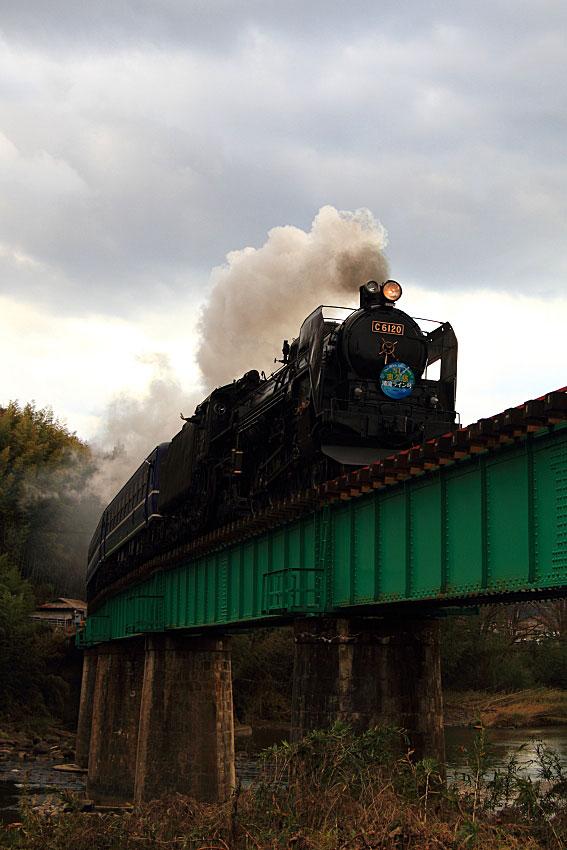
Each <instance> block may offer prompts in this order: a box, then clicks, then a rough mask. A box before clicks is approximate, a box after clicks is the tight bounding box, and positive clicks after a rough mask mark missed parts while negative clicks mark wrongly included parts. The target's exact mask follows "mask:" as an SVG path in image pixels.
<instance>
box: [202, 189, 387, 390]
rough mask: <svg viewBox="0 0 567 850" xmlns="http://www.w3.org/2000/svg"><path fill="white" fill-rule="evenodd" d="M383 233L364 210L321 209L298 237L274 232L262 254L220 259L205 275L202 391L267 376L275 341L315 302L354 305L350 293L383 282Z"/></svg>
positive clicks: (288, 335)
mask: <svg viewBox="0 0 567 850" xmlns="http://www.w3.org/2000/svg"><path fill="white" fill-rule="evenodd" d="M386 242H387V235H386V231H385V229H384V228H383V227H382V225H381V224H380V223H379V222H378V221H376V219H375V218H374V217H373V215H372V213H371V212H370V211H369V210H367V209H359V210H356V212H354V213H352V212H341V211H339V210H336V209H335V208H334V207H332V206H325V207H322V208H321V209H320V210H319V212H318V213H317V215H316V216H315V219H314V221H313V224H312V226H311V231H310V232H309V233H306V232H305V231H303V230H301V229H300V228H298V227H292V226H286V227H274V228H273V229H272V230H270V231H269V234H268V240H267V242H266V243H265V245H263V246H262V248H259V249H257V250H256V249H254V248H244V249H242V250H240V251H232V252H231V253H229V254H228V255H227V263H226V265H224V266H221V267H219V268H217V269H215V270H214V271H213V273H212V278H211V279H212V283H213V288H212V292H211V294H210V297H209V300H208V303H207V305H206V306H205V308H204V310H203V313H202V316H201V322H200V333H201V341H200V344H199V349H198V353H197V363H198V365H199V367H200V369H201V371H202V374H203V380H204V383H205V385H206V386H207V388H208V389H212V388H213V387H215V386H218V385H220V384H225V383H228V382H229V381H231V380H233V379H234V378H238V377H240V375H242V374H243V373H244V372H246V371H247V370H248V369H259V370H260V369H264V370H265V371H266V373H269V372H271V371H273V368H274V358H275V357H279V356H280V351H281V344H282V340H283V339H284V338H285V339H289V340H290V341H291V339H292V338H293V337H295V336H297V334H298V331H299V327H300V325H301V323H302V321H303V319H305V318H306V316H308V315H309V313H310V312H311V311H312V310H313V309H314V308H315V307H317V306H318V305H319V304H334V305H338V306H357V305H358V287H359V286H360V284H362V283H366V281H368V280H373V279H375V280H378V282H379V283H381V282H382V281H384V280H386V279H387V277H388V263H387V261H386V258H385V256H384V254H383V253H382V249H383V248H384V247H385V245H386Z"/></svg>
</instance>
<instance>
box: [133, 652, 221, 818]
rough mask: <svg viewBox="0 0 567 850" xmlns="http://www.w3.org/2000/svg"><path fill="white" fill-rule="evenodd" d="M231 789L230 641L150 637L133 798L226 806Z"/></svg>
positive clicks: (139, 800)
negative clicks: (182, 797) (173, 796)
mask: <svg viewBox="0 0 567 850" xmlns="http://www.w3.org/2000/svg"><path fill="white" fill-rule="evenodd" d="M234 785H235V775H234V726H233V715H232V682H231V669H230V638H226V637H223V638H214V637H213V638H205V637H201V638H193V637H189V638H187V637H185V638H184V637H175V638H171V637H166V636H165V635H156V636H155V637H149V638H147V641H146V668H145V675H144V687H143V692H142V703H141V706H140V724H139V732H138V758H137V763H136V783H135V793H134V799H135V801H136V802H143V801H147V800H155V799H156V798H157V797H160V796H161V795H162V794H165V793H169V792H172V791H179V792H181V793H182V794H188V795H190V796H192V797H195V798H196V799H197V800H202V801H217V800H220V801H223V800H226V799H227V798H228V797H229V796H230V793H231V791H232V789H233V788H234Z"/></svg>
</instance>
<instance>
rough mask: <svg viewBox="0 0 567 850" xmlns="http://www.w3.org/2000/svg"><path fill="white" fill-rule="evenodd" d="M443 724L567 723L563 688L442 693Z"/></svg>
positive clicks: (545, 724) (506, 725) (514, 724)
mask: <svg viewBox="0 0 567 850" xmlns="http://www.w3.org/2000/svg"><path fill="white" fill-rule="evenodd" d="M444 708H445V722H446V723H447V725H449V726H451V725H456V726H461V725H462V726H472V725H474V723H476V722H477V721H478V720H479V719H480V720H481V722H482V724H483V725H484V726H485V727H487V728H495V727H524V726H552V725H563V724H567V691H563V690H554V689H552V688H535V689H534V688H531V689H528V690H525V691H518V692H516V693H512V694H489V693H487V692H485V691H465V692H463V693H452V692H449V693H445V694H444Z"/></svg>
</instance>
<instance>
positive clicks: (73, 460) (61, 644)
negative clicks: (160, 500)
mask: <svg viewBox="0 0 567 850" xmlns="http://www.w3.org/2000/svg"><path fill="white" fill-rule="evenodd" d="M93 472H94V464H93V461H92V456H91V452H90V449H89V447H88V446H87V445H86V444H85V443H84V442H82V441H81V440H80V439H79V438H78V437H77V436H76V435H75V434H73V433H71V432H70V431H69V430H68V429H67V428H66V426H65V425H63V424H61V423H60V422H59V421H58V420H57V419H56V418H55V416H54V415H53V412H52V411H51V410H50V409H49V408H44V409H40V410H38V409H37V408H36V407H35V406H34V405H33V404H27V405H25V406H20V405H19V404H17V403H16V402H11V403H10V404H8V406H7V407H5V408H0V695H1V696H0V716H2V717H3V718H8V719H13V720H17V719H19V718H21V717H22V716H23V715H29V716H33V717H36V718H37V717H41V716H47V715H50V714H51V715H53V714H55V715H57V716H59V717H61V718H63V719H66V718H69V719H70V716H71V715H72V714H73V712H74V711H75V708H76V689H77V680H78V679H79V678H80V655H79V653H78V651H77V650H76V649H75V648H74V644H73V640H72V638H71V637H70V636H69V635H65V634H63V633H61V632H53V631H52V630H51V629H50V628H49V626H46V624H45V623H38V622H35V621H33V620H32V619H31V618H30V616H29V615H30V614H31V613H32V612H33V610H34V608H35V606H36V605H37V604H38V603H41V602H44V601H46V600H47V599H49V598H53V597H57V596H69V597H72V598H84V593H85V591H84V583H85V567H86V552H87V546H88V541H89V538H90V536H91V534H92V530H93V518H94V517H96V516H97V513H100V503H99V501H98V499H97V498H96V496H94V495H93V494H92V493H91V492H90V487H89V485H90V480H91V476H92V474H93Z"/></svg>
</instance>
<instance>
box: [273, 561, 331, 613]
mask: <svg viewBox="0 0 567 850" xmlns="http://www.w3.org/2000/svg"><path fill="white" fill-rule="evenodd" d="M324 589H325V570H323V569H320V568H317V567H313V568H309V567H307V568H305V567H303V568H300V569H283V570H276V571H274V572H272V573H267V574H266V575H264V577H263V588H262V599H263V605H262V608H263V612H262V613H264V614H283V613H288V612H291V611H302V612H305V613H309V612H312V611H321V610H322V609H323V601H324Z"/></svg>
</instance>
